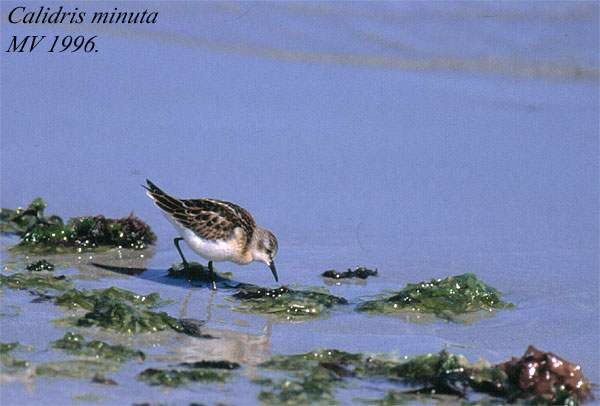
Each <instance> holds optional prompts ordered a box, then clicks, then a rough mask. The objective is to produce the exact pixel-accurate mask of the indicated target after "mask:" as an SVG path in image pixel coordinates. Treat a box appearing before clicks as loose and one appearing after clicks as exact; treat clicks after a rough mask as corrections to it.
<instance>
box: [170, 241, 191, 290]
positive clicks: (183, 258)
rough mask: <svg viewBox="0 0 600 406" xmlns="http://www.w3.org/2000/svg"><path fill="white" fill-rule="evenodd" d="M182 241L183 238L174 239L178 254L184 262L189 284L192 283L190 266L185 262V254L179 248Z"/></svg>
mask: <svg viewBox="0 0 600 406" xmlns="http://www.w3.org/2000/svg"><path fill="white" fill-rule="evenodd" d="M181 240H183V238H182V237H177V238H175V239H173V243H174V244H175V248H177V252H179V256H180V257H181V260H182V261H183V269H184V270H185V272H186V273H187V277H188V278H187V279H188V282H190V283H191V282H192V278H191V275H190V266H189V264H188V262H187V261H186V260H185V257H184V256H183V252H182V251H181V247H180V246H179V241H181Z"/></svg>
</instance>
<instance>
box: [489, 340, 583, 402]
mask: <svg viewBox="0 0 600 406" xmlns="http://www.w3.org/2000/svg"><path fill="white" fill-rule="evenodd" d="M496 367H497V368H500V369H501V370H503V371H504V372H506V374H507V375H508V379H509V381H510V382H511V383H512V384H513V385H514V386H516V387H517V388H518V389H519V391H520V393H521V395H520V396H519V397H520V398H525V399H528V400H533V401H538V402H540V401H545V402H548V403H552V404H565V400H567V399H568V398H575V399H576V400H577V401H578V402H584V401H586V400H589V399H591V398H592V392H591V385H590V383H589V381H588V380H587V379H586V378H585V376H583V373H582V372H581V367H580V366H579V365H575V364H573V363H571V362H569V361H567V360H565V359H563V358H561V357H559V356H558V355H556V354H554V353H551V352H543V351H540V350H538V349H537V348H535V347H534V346H532V345H530V346H529V347H528V348H527V351H525V354H524V355H523V356H522V357H521V358H512V359H511V360H510V361H506V362H504V363H501V364H498V365H496Z"/></svg>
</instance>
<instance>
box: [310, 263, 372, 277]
mask: <svg viewBox="0 0 600 406" xmlns="http://www.w3.org/2000/svg"><path fill="white" fill-rule="evenodd" d="M321 276H322V277H324V278H331V279H349V278H358V279H367V278H368V277H369V276H377V269H369V268H365V267H364V266H360V267H358V268H355V269H350V268H348V270H347V271H345V272H337V271H336V270H335V269H330V270H329V271H325V272H323V273H322V274H321Z"/></svg>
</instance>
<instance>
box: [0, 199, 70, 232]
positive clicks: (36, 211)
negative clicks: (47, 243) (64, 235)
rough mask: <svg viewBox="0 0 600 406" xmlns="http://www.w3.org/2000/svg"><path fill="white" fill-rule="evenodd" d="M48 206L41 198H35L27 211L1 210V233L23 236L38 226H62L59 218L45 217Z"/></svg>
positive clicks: (20, 209)
mask: <svg viewBox="0 0 600 406" xmlns="http://www.w3.org/2000/svg"><path fill="white" fill-rule="evenodd" d="M46 207H47V205H46V203H45V202H44V200H42V198H41V197H37V198H35V199H34V200H33V201H32V202H31V204H29V206H28V207H27V208H26V209H22V208H18V209H15V210H12V209H0V232H1V233H9V234H17V235H21V236H22V235H23V234H25V233H26V232H27V231H28V230H30V229H32V228H33V227H34V226H35V225H37V224H56V225H62V224H63V221H62V219H61V218H60V217H58V216H49V217H46V216H44V209H46Z"/></svg>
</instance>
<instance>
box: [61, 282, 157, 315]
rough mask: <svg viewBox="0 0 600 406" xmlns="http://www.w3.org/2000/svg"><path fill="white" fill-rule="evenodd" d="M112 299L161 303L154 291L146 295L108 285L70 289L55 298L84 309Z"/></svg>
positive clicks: (143, 303)
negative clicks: (100, 287) (92, 288)
mask: <svg viewBox="0 0 600 406" xmlns="http://www.w3.org/2000/svg"><path fill="white" fill-rule="evenodd" d="M102 299H113V300H116V301H125V302H129V303H131V304H133V305H143V306H147V307H153V306H157V305H160V304H162V303H163V301H162V299H161V297H160V295H159V294H158V293H156V292H153V293H150V294H148V295H140V294H137V293H134V292H131V291H129V290H126V289H121V288H117V287H114V286H113V287H110V288H107V289H94V290H91V291H87V290H77V289H71V290H69V291H67V292H65V293H63V294H62V295H60V296H59V297H57V298H56V304H58V305H60V306H68V307H74V308H76V307H81V308H83V309H86V310H92V309H93V308H94V304H95V303H96V302H97V301H98V300H102Z"/></svg>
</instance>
